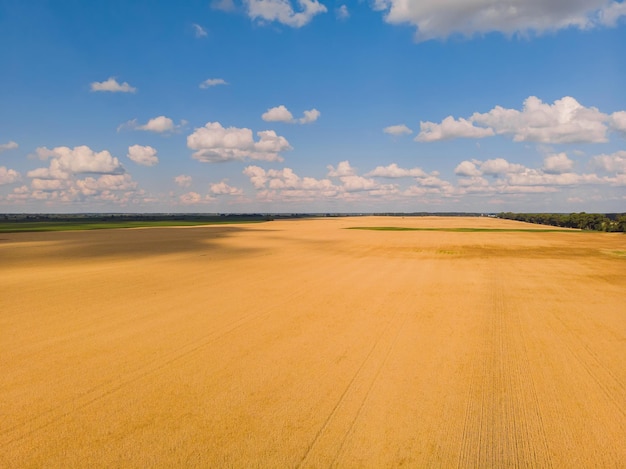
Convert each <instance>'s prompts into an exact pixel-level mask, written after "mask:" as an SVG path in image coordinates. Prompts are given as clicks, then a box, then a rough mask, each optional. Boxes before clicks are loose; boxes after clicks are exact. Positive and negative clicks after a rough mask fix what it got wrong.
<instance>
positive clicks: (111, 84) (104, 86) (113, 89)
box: [91, 77, 137, 93]
mask: <svg viewBox="0 0 626 469" xmlns="http://www.w3.org/2000/svg"><path fill="white" fill-rule="evenodd" d="M91 91H108V92H110V93H134V92H135V91H137V88H135V87H133V86H130V85H129V84H128V83H126V82H123V83H121V84H120V83H118V81H117V79H116V78H115V77H110V78H109V79H108V80H105V81H101V82H98V81H94V82H93V83H91Z"/></svg>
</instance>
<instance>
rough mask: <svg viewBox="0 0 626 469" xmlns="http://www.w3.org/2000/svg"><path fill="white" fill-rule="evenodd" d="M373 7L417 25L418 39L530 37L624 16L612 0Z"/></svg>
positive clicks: (480, 0) (625, 10) (378, 1)
mask: <svg viewBox="0 0 626 469" xmlns="http://www.w3.org/2000/svg"><path fill="white" fill-rule="evenodd" d="M373 8H374V9H375V10H379V11H383V12H384V18H385V21H386V22H388V23H391V24H404V23H408V24H411V25H412V26H414V27H415V28H416V33H415V38H416V40H417V41H426V40H429V39H444V38H446V37H448V36H450V35H453V34H461V35H463V36H466V37H471V36H473V35H475V34H486V33H490V32H500V33H503V34H506V35H513V34H523V35H527V34H529V33H535V34H541V33H544V32H548V31H558V30H560V29H565V28H572V27H574V28H579V29H590V28H594V27H597V26H615V25H616V24H617V22H618V20H619V19H620V18H621V17H623V16H625V15H626V6H625V4H624V3H623V2H617V1H610V0H571V1H557V2H555V1H552V2H546V1H544V0H507V1H506V2H486V1H484V0H464V1H458V0H440V1H437V2H431V1H428V0H411V1H409V0H374V4H373Z"/></svg>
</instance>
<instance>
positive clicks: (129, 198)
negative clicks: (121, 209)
mask: <svg viewBox="0 0 626 469" xmlns="http://www.w3.org/2000/svg"><path fill="white" fill-rule="evenodd" d="M35 156H37V157H38V158H39V159H41V160H49V164H48V167H41V168H36V169H34V170H32V171H29V172H28V173H27V176H28V177H29V178H30V185H23V186H21V187H18V188H16V189H14V190H13V192H12V193H11V194H9V195H8V196H7V200H8V201H10V202H26V201H44V202H45V201H47V202H68V203H73V202H84V201H87V200H91V201H98V200H99V201H101V202H113V203H118V204H125V203H130V202H141V201H142V200H143V196H144V195H145V193H144V192H143V191H138V190H137V183H136V182H135V181H133V179H132V177H131V176H130V174H128V173H127V172H126V171H125V169H124V167H123V166H122V165H121V163H120V162H119V160H118V159H117V158H116V157H114V156H112V155H111V154H110V153H109V152H108V151H106V150H103V151H100V152H96V151H94V150H92V149H91V148H89V147H88V146H85V145H82V146H78V147H74V148H69V147H56V148H53V149H48V148H46V147H40V148H37V150H36V152H35Z"/></svg>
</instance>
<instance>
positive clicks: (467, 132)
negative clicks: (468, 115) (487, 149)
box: [415, 116, 494, 142]
mask: <svg viewBox="0 0 626 469" xmlns="http://www.w3.org/2000/svg"><path fill="white" fill-rule="evenodd" d="M492 135H494V132H493V130H492V129H488V128H487V129H486V128H481V127H475V126H474V124H472V122H470V121H468V120H466V119H463V118H462V117H461V118H459V119H458V120H457V119H454V117H452V116H448V117H446V118H445V119H444V120H443V121H442V122H441V124H436V123H434V122H420V133H419V134H418V135H417V137H415V140H416V141H418V142H436V141H439V140H450V139H453V138H483V137H491V136H492Z"/></svg>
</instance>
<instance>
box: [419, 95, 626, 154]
mask: <svg viewBox="0 0 626 469" xmlns="http://www.w3.org/2000/svg"><path fill="white" fill-rule="evenodd" d="M609 130H613V131H617V132H626V112H624V111H619V112H615V113H613V114H611V115H608V114H605V113H602V112H600V111H599V110H598V109H597V108H595V107H585V106H583V105H582V104H580V103H579V102H578V101H576V99H574V98H572V97H570V96H565V97H564V98H562V99H558V100H556V101H554V103H553V104H548V103H544V102H542V101H541V99H539V98H537V97H535V96H530V97H528V98H527V99H526V100H525V101H524V104H523V106H522V109H521V110H517V109H507V108H504V107H502V106H496V107H494V108H493V109H491V110H490V111H489V112H486V113H482V114H481V113H478V112H475V113H474V114H472V116H471V117H469V118H467V119H464V118H462V117H461V118H458V119H455V118H454V117H452V116H448V117H446V118H445V119H444V120H443V121H442V122H440V123H435V122H420V133H419V134H418V135H417V137H416V138H415V140H416V141H419V142H435V141H440V140H449V139H454V138H484V137H490V136H493V135H505V136H508V137H511V138H512V139H513V141H515V142H539V143H602V142H606V141H607V140H608V137H607V133H608V131H609Z"/></svg>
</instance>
